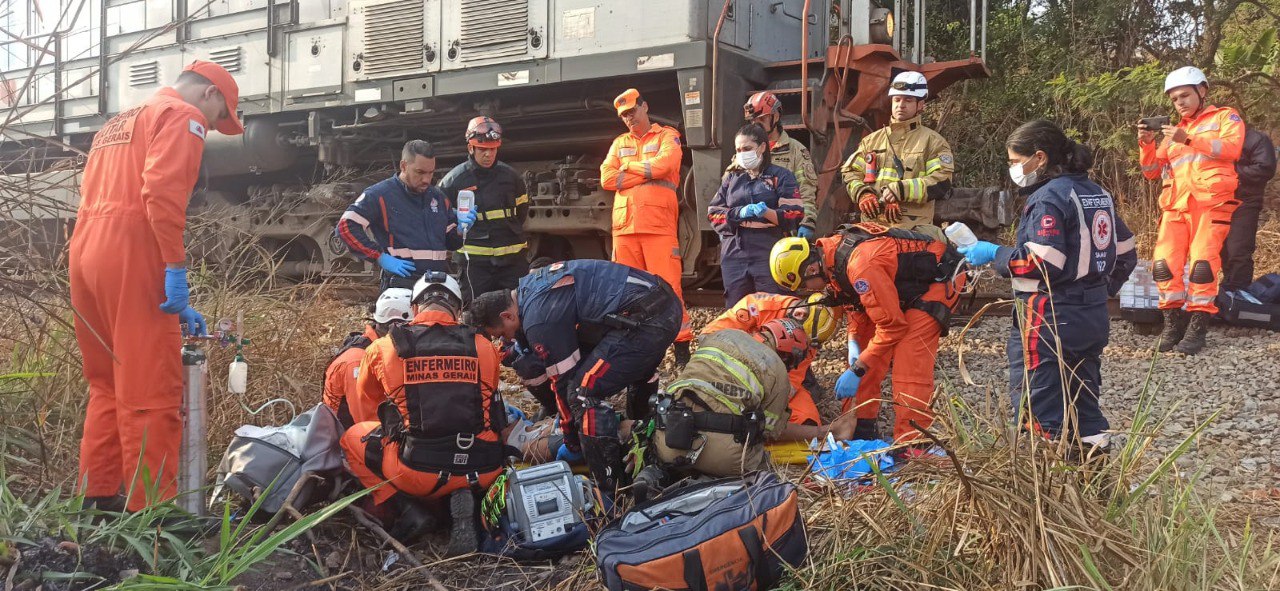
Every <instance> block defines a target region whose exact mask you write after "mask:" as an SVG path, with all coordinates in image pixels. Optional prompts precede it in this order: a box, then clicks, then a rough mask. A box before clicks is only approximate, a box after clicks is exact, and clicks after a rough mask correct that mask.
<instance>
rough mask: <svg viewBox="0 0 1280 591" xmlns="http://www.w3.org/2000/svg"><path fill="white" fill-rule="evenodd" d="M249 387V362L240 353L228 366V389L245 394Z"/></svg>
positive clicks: (234, 392) (231, 391)
mask: <svg viewBox="0 0 1280 591" xmlns="http://www.w3.org/2000/svg"><path fill="white" fill-rule="evenodd" d="M248 389H249V364H248V363H247V362H246V361H245V360H244V356H243V355H240V354H239V353H237V354H236V358H235V359H233V360H232V361H231V366H230V367H228V368H227V391H228V392H230V393H232V394H244V393H245V392H246V391H248Z"/></svg>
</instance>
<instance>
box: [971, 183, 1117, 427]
mask: <svg viewBox="0 0 1280 591" xmlns="http://www.w3.org/2000/svg"><path fill="white" fill-rule="evenodd" d="M1023 194H1024V195H1029V196H1028V197H1027V205H1026V207H1025V208H1024V209H1023V214H1022V219H1021V221H1020V222H1019V223H1018V237H1017V245H1018V246H1016V247H1008V246H1002V247H1000V248H999V250H998V252H997V254H996V258H995V262H994V265H993V266H994V268H995V270H996V271H997V272H998V273H1000V275H1002V276H1005V277H1010V278H1011V279H1012V281H1013V289H1014V292H1015V295H1016V296H1017V304H1016V305H1015V307H1014V312H1013V318H1014V323H1013V330H1012V331H1011V332H1010V334H1009V341H1008V352H1009V383H1010V393H1011V397H1012V399H1013V402H1014V404H1015V407H1016V408H1017V409H1019V413H1020V416H1021V417H1022V418H1021V420H1022V421H1023V422H1024V424H1028V423H1029V424H1031V425H1032V426H1033V428H1034V429H1035V430H1036V431H1037V432H1041V433H1045V434H1048V435H1050V436H1055V437H1056V436H1059V435H1062V436H1066V437H1068V438H1069V439H1079V438H1081V437H1089V436H1093V435H1097V434H1099V433H1102V432H1103V431H1105V430H1106V429H1107V428H1108V423H1107V419H1106V417H1105V416H1104V415H1103V414H1102V409H1101V407H1100V406H1099V404H1098V396H1099V394H1100V387H1101V383H1102V359H1101V355H1102V351H1103V349H1104V348H1105V347H1106V345H1107V341H1108V337H1109V335H1110V329H1111V327H1110V319H1109V318H1108V315H1107V306H1106V303H1107V298H1108V297H1109V296H1111V295H1115V294H1116V293H1118V292H1119V291H1120V287H1121V286H1122V285H1124V282H1125V281H1126V280H1127V279H1128V278H1129V274H1130V273H1132V272H1133V269H1134V267H1136V266H1137V262H1138V256H1137V252H1136V251H1135V250H1134V239H1133V233H1132V232H1130V231H1129V228H1128V227H1127V226H1126V225H1125V223H1124V220H1122V219H1121V218H1120V216H1119V214H1118V213H1117V212H1116V211H1115V203H1114V201H1113V199H1112V197H1111V195H1110V194H1109V193H1108V192H1107V191H1106V190H1105V189H1103V188H1102V187H1100V186H1098V185H1097V184H1096V183H1094V182H1093V181H1091V180H1090V179H1089V177H1088V176H1087V175H1084V174H1066V175H1061V176H1058V177H1055V178H1052V179H1050V180H1047V181H1042V182H1041V183H1039V184H1037V185H1034V186H1032V187H1028V188H1026V189H1023ZM1027 396H1029V398H1030V399H1029V400H1027V401H1025V402H1024V400H1023V399H1024V397H1027ZM1068 409H1069V410H1068ZM1028 412H1029V415H1030V416H1028V415H1027V413H1028ZM1068 417H1071V419H1070V421H1071V422H1069V419H1068Z"/></svg>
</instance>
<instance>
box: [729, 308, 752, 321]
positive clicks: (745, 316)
mask: <svg viewBox="0 0 1280 591" xmlns="http://www.w3.org/2000/svg"><path fill="white" fill-rule="evenodd" d="M733 317H734V318H736V319H737V320H738V322H741V323H743V324H749V323H750V322H751V312H748V311H746V310H745V309H743V308H738V309H737V310H736V311H735V312H734V313H733Z"/></svg>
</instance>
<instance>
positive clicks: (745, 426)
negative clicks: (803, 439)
mask: <svg viewBox="0 0 1280 591" xmlns="http://www.w3.org/2000/svg"><path fill="white" fill-rule="evenodd" d="M764 422H765V418H764V413H762V412H760V411H758V410H749V411H747V412H746V413H745V414H740V415H737V414H732V413H725V412H711V411H695V410H693V408H691V407H690V406H689V405H687V404H685V403H684V402H683V401H678V402H673V403H671V405H670V406H668V407H666V412H664V413H659V414H658V428H659V429H662V430H663V432H664V435H665V436H666V439H665V441H666V444H667V447H669V448H671V449H675V450H680V451H691V450H693V443H694V440H695V439H697V438H698V437H699V436H700V435H701V434H702V433H703V432H709V433H724V434H728V435H733V442H734V443H748V442H751V443H756V444H758V443H762V442H763V441H764Z"/></svg>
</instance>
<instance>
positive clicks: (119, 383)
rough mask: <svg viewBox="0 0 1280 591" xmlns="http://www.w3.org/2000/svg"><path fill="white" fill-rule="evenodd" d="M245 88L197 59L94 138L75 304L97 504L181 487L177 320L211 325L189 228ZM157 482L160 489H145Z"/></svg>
mask: <svg viewBox="0 0 1280 591" xmlns="http://www.w3.org/2000/svg"><path fill="white" fill-rule="evenodd" d="M239 96H240V90H239V88H238V87H237V86H236V82H235V80H234V79H232V77H231V74H229V73H228V72H227V71H226V70H225V69H223V68H222V67H221V66H219V65H217V64H213V63H211V62H203V61H196V62H192V64H191V65H190V66H187V68H186V69H185V70H183V72H182V74H181V75H179V76H178V80H177V81H176V82H175V83H174V85H173V86H170V87H165V88H161V89H160V90H159V91H157V92H156V94H155V95H153V96H152V97H151V98H150V99H147V101H146V102H144V103H143V104H142V105H139V106H137V107H134V108H132V109H129V110H127V111H124V112H123V113H120V114H118V115H116V116H115V117H113V118H111V120H110V121H107V123H106V125H104V126H103V127H102V129H101V130H100V131H98V133H97V135H95V136H94V138H93V145H92V147H90V149H89V160H88V162H86V163H85V169H84V176H83V182H82V184H81V187H80V195H81V201H80V209H79V211H78V212H77V214H76V227H75V233H74V234H73V235H72V237H71V304H72V306H73V307H74V308H75V310H76V312H77V314H76V318H75V324H76V341H77V342H78V343H79V345H80V353H81V355H82V357H83V359H84V368H83V371H84V377H85V381H87V382H88V383H89V405H88V410H87V412H86V417H85V426H84V438H83V439H82V440H81V442H80V471H79V475H80V476H79V477H80V487H81V489H82V490H83V492H84V494H85V497H86V502H87V504H88V505H90V506H98V507H100V508H110V509H118V508H123V506H124V505H126V499H124V498H123V496H122V495H123V493H124V492H126V491H130V492H131V494H130V496H129V498H128V499H127V508H128V509H129V510H131V511H137V510H141V509H143V508H144V507H146V506H147V505H148V504H149V503H153V502H159V501H162V500H165V499H170V498H172V497H174V496H176V495H177V493H178V490H177V484H178V481H177V475H178V453H179V451H178V450H179V445H180V443H181V441H182V418H181V417H180V416H179V408H180V407H181V405H182V358H181V356H180V354H179V348H180V346H181V345H182V332H181V329H180V328H179V324H185V325H186V327H187V331H188V332H190V333H192V334H196V335H201V334H204V332H205V325H204V318H203V317H201V316H200V314H199V313H198V312H196V311H195V310H194V309H192V307H191V305H190V290H189V288H188V285H187V270H186V253H185V252H184V251H183V244H182V231H183V229H184V228H185V227H186V211H187V199H188V198H189V197H190V195H191V190H192V188H194V187H195V183H196V176H197V172H198V170H199V167H200V158H201V155H202V153H203V151H204V138H205V133H206V131H207V130H208V129H209V128H213V129H216V130H217V131H219V132H221V133H224V134H227V135H236V134H240V133H243V132H244V127H242V126H241V125H240V122H239V120H238V119H236V105H237V103H238V102H239ZM175 315H176V316H177V318H175ZM144 480H147V481H150V483H148V482H144ZM152 486H154V490H156V491H157V492H158V498H151V499H149V498H147V494H145V493H144V491H149V490H152Z"/></svg>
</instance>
